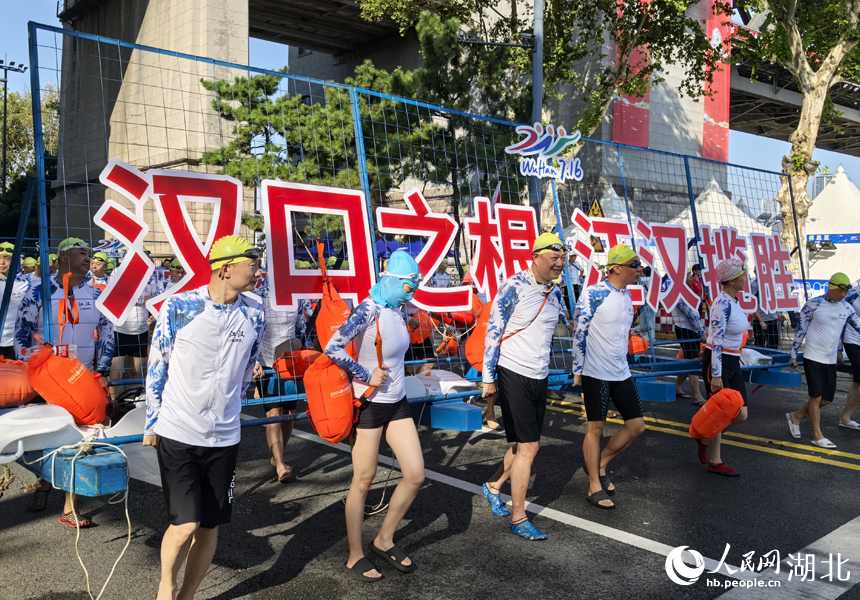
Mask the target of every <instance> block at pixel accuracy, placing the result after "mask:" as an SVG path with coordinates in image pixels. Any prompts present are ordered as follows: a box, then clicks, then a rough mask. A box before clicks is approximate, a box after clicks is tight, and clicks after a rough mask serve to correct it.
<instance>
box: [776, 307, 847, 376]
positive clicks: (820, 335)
mask: <svg viewBox="0 0 860 600" xmlns="http://www.w3.org/2000/svg"><path fill="white" fill-rule="evenodd" d="M846 327H850V328H852V329H854V330H856V331H857V332H858V333H860V317H858V316H857V313H856V312H854V307H853V306H851V305H850V304H848V303H847V302H845V301H844V300H843V301H842V302H834V301H833V300H831V299H829V298H827V297H826V296H819V297H817V298H812V299H811V300H810V301H809V302H807V303H806V304H804V305H803V308H802V309H800V318H799V319H798V321H797V332H796V333H795V334H794V344H792V346H791V357H792V358H797V354H798V352H799V351H800V345H801V344H802V343H803V338H804V337H805V338H806V347H805V348H804V349H803V359H804V360H812V361H815V362H818V363H821V364H825V365H835V364H836V355H837V353H838V349H839V342H840V340H841V338H842V335H843V331H844V330H845V328H846Z"/></svg>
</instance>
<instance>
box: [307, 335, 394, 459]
mask: <svg viewBox="0 0 860 600" xmlns="http://www.w3.org/2000/svg"><path fill="white" fill-rule="evenodd" d="M376 360H377V362H378V363H379V366H380V367H381V366H382V340H381V339H380V337H379V318H377V319H376ZM304 382H305V393H306V394H307V399H308V417H309V420H310V422H311V426H312V427H313V428H314V431H316V432H317V433H318V434H319V436H320V437H321V438H322V439H324V440H326V441H327V442H331V443H332V444H337V443H338V442H340V441H341V440H343V439H345V438H346V437H347V436H348V435H349V434H350V432H351V431H352V427H353V425H355V423H356V421H357V420H358V411H359V410H360V409H361V408H362V407H363V406H364V405H365V404H366V403H367V398H368V397H369V396H370V395H371V394H372V393H373V392H374V391H375V390H376V388H372V387H371V388H368V389H367V391H365V392H364V394H362V396H361V398H359V399H357V400H356V398H355V394H353V392H352V383H350V381H349V376H348V375H347V374H346V371H344V370H343V369H341V368H340V367H339V366H337V365H336V364H334V363H333V362H332V361H331V359H330V358H329V357H328V356H321V357H320V358H319V359H317V360H316V361H315V362H314V363H313V364H312V365H311V366H310V367H309V368H308V370H307V372H306V373H305V379H304Z"/></svg>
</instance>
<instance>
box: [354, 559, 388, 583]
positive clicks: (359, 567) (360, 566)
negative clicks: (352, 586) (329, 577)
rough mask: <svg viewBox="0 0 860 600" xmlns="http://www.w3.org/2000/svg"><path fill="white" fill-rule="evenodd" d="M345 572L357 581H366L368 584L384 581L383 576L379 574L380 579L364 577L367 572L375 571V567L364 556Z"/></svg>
mask: <svg viewBox="0 0 860 600" xmlns="http://www.w3.org/2000/svg"><path fill="white" fill-rule="evenodd" d="M346 570H347V571H349V574H350V575H352V576H353V577H355V578H356V579H358V580H359V581H367V582H368V583H376V582H377V581H382V580H383V579H385V576H384V575H382V573H380V577H368V576H367V575H365V573H366V572H367V571H374V570H377V569H376V565H374V564H373V563H372V562H370V560H368V558H367V557H366V556H362V557H361V558H360V559H358V560H357V561H356V563H355V564H354V565H352V567H347V568H346Z"/></svg>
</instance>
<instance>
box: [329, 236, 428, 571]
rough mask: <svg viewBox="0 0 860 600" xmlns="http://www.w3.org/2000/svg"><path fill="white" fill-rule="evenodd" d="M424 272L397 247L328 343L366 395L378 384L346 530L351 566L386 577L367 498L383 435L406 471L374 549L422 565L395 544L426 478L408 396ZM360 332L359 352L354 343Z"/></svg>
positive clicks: (360, 441)
mask: <svg viewBox="0 0 860 600" xmlns="http://www.w3.org/2000/svg"><path fill="white" fill-rule="evenodd" d="M420 280H421V275H420V273H419V271H418V264H417V263H416V262H415V260H414V259H413V258H412V257H411V256H409V255H408V254H407V253H406V252H403V251H397V252H394V253H393V254H392V255H391V259H390V260H389V261H388V267H387V271H386V272H385V273H383V275H382V277H381V278H380V280H379V283H377V284H376V285H375V286H373V288H372V289H371V290H370V296H368V297H367V298H365V299H364V300H363V301H362V302H361V303H360V304H359V305H358V306H357V307H356V308H355V310H354V311H353V312H352V314H351V315H350V316H349V318H348V319H347V320H346V322H345V323H344V324H343V325H341V327H340V329H338V331H337V333H335V334H334V336H333V337H332V338H331V340H330V341H329V343H328V345H327V346H326V348H325V353H326V356H328V357H329V358H330V359H331V360H332V361H333V362H334V363H335V364H337V365H338V366H340V367H341V368H343V369H344V370H345V371H346V372H348V373H349V374H350V375H352V376H353V378H354V379H353V382H352V385H353V391H354V393H355V395H356V397H360V396H362V395H363V394H364V393H366V392H367V391H368V389H369V388H371V387H372V388H376V389H375V391H373V392H372V393H371V394H370V395H369V397H368V400H369V403H368V404H367V405H366V406H365V407H364V408H363V409H362V410H361V412H360V413H359V417H358V423H357V425H356V430H355V440H354V442H353V446H352V466H353V476H352V485H350V488H349V494H348V495H347V497H346V533H347V537H348V538H349V560H348V561H347V563H346V568H347V569H348V570H349V572H350V573H351V574H352V575H353V576H354V577H356V578H357V579H360V580H362V581H369V582H373V581H379V580H380V579H382V575H381V574H380V573H379V572H378V571H377V570H376V568H375V567H374V565H373V563H371V562H370V560H368V559H367V557H366V556H365V555H364V550H363V549H362V547H361V530H362V525H363V522H364V509H365V504H364V502H365V498H366V496H367V492H368V490H369V489H370V485H371V483H373V478H374V476H375V475H376V465H377V463H378V460H379V444H380V441H381V440H382V436H383V435H384V436H385V440H386V442H388V445H389V446H390V447H391V450H392V451H393V452H394V456H395V458H396V459H397V462H398V464H399V465H400V471H401V473H402V475H403V477H402V479H401V480H400V483H399V484H398V485H397V488H396V489H395V490H394V494H393V495H392V496H391V501H390V503H389V506H388V514H386V516H385V520H384V521H383V523H382V527H381V529H380V530H379V534H378V535H377V536H376V538H375V539H374V540H373V541H372V542H371V543H370V545H369V546H368V549H369V550H370V551H371V552H373V553H374V554H377V555H378V556H380V557H381V558H382V559H383V560H385V562H387V563H388V564H389V565H390V566H392V567H393V568H395V569H397V570H398V571H400V572H402V573H410V572H412V571H413V570H414V569H415V565H414V564H413V563H412V561H411V560H410V559H409V557H408V556H407V555H406V553H405V552H403V551H402V550H401V549H400V548H398V547H397V546H396V545H395V544H394V532H395V530H396V529H397V526H398V525H399V524H400V521H401V519H403V516H404V515H405V514H406V511H407V510H408V509H409V507H410V506H411V505H412V501H413V500H414V499H415V496H416V495H417V493H418V488H419V487H421V484H422V483H424V455H423V453H422V451H421V443H420V442H419V440H418V431H417V429H416V428H415V422H414V421H413V420H412V411H411V410H410V408H409V403H408V402H407V400H406V388H405V384H404V378H405V369H404V361H405V358H406V352H407V351H408V350H409V346H410V344H409V330H408V329H407V325H406V314H405V313H404V312H403V307H404V306H405V304H406V303H407V302H409V300H411V299H412V296H413V294H414V293H415V289H416V288H417V287H418V282H419V281H420ZM377 338H378V341H379V343H381V344H382V365H381V366H380V365H379V364H378V359H377V354H376V343H377ZM353 339H354V340H355V348H356V351H357V353H358V360H353V359H352V357H351V356H350V355H349V353H348V352H347V351H346V348H347V346H348V345H349V343H350V342H351V341H352V340H353Z"/></svg>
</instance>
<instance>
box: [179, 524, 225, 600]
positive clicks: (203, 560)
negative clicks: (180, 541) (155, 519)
mask: <svg viewBox="0 0 860 600" xmlns="http://www.w3.org/2000/svg"><path fill="white" fill-rule="evenodd" d="M217 547H218V528H217V527H213V528H212V529H207V528H206V527H198V528H197V531H195V532H194V538H193V540H192V542H191V548H190V549H189V550H188V560H187V561H186V563H185V577H184V578H183V580H182V589H180V590H179V595H177V596H176V600H194V594H196V593H197V588H198V587H200V582H202V581H203V578H204V577H205V576H206V572H207V571H208V570H209V565H211V564H212V557H213V556H215V549H216V548H217Z"/></svg>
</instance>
